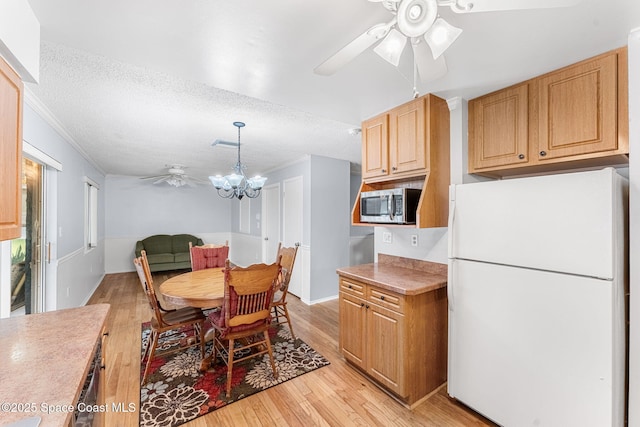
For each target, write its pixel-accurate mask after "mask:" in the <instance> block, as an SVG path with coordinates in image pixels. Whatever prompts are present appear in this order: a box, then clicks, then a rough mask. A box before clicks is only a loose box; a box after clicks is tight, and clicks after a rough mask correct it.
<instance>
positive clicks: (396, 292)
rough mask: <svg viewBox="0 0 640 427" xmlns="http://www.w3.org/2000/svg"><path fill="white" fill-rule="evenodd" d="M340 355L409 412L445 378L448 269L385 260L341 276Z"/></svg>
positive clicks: (405, 260)
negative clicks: (409, 409)
mask: <svg viewBox="0 0 640 427" xmlns="http://www.w3.org/2000/svg"><path fill="white" fill-rule="evenodd" d="M337 273H338V276H339V281H340V284H339V288H340V351H341V352H342V354H343V356H344V357H345V359H346V360H347V361H348V362H350V363H351V364H352V365H353V366H355V367H356V368H358V369H359V370H361V371H362V372H363V373H364V374H365V375H366V376H367V377H369V378H371V379H372V380H373V381H374V383H376V384H377V385H379V386H381V387H382V388H383V389H384V390H385V391H387V392H390V394H391V396H393V397H394V398H396V400H398V401H399V402H400V403H402V404H403V405H404V406H406V407H408V408H413V407H415V406H417V405H418V404H420V403H421V402H423V401H424V400H426V399H427V398H428V397H429V396H430V395H431V394H432V393H433V392H435V391H436V390H437V389H438V388H439V387H440V386H442V385H443V384H445V382H446V378H447V292H446V286H447V266H446V265H445V264H439V263H434V262H429V261H421V260H415V259H409V258H403V257H396V256H391V255H385V254H378V262H377V263H371V264H363V265H356V266H352V267H344V268H340V269H338V270H337Z"/></svg>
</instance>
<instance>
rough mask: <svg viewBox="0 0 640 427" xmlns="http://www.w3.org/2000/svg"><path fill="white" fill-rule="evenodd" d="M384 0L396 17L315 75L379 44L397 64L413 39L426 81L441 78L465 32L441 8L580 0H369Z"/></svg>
mask: <svg viewBox="0 0 640 427" xmlns="http://www.w3.org/2000/svg"><path fill="white" fill-rule="evenodd" d="M369 1H370V2H374V3H382V6H384V7H385V8H386V9H387V10H389V12H391V13H392V14H393V15H394V17H393V18H392V19H391V20H390V21H389V22H387V23H380V24H376V25H374V26H373V27H371V28H369V29H368V30H366V31H365V32H364V33H362V34H361V35H360V36H358V37H357V38H356V39H354V40H353V41H352V42H351V43H349V44H347V45H346V46H345V47H343V48H342V49H340V50H339V51H338V52H337V53H335V54H334V55H333V56H331V57H330V58H329V59H327V60H326V61H324V62H323V63H322V64H320V65H319V66H317V67H316V68H315V69H314V72H315V73H316V74H320V75H325V76H328V75H331V74H333V73H335V72H336V71H338V70H339V69H340V68H341V67H343V66H344V65H346V64H347V63H348V62H350V61H351V60H352V59H354V58H355V57H356V56H358V55H360V54H361V53H362V52H364V51H365V50H367V49H368V48H370V47H371V46H373V45H374V44H376V43H378V42H379V43H378V44H377V46H375V47H374V49H373V50H374V51H375V52H376V53H377V54H378V55H380V56H381V57H382V58H384V59H385V60H386V61H388V62H389V63H391V64H393V65H395V66H396V67H397V66H398V63H399V61H400V56H401V55H402V52H403V50H404V48H405V46H406V44H407V41H410V43H411V48H412V49H413V58H414V65H415V69H416V71H417V74H419V76H420V79H421V80H422V81H423V82H428V81H431V80H435V79H437V78H439V77H442V76H443V75H444V74H445V73H446V72H447V65H446V63H445V59H444V56H443V55H442V54H443V53H444V52H445V51H446V50H447V49H448V48H449V47H450V46H451V45H452V44H453V42H454V41H455V40H456V39H457V38H458V36H459V35H460V34H461V33H462V29H460V28H456V27H454V26H453V25H451V24H449V23H448V22H447V21H445V20H444V19H443V18H442V17H440V16H439V15H438V7H450V8H451V10H453V11H454V12H456V13H476V12H492V11H501V10H517V9H542V8H553V7H567V6H574V5H576V4H578V3H579V2H580V1H581V0H369Z"/></svg>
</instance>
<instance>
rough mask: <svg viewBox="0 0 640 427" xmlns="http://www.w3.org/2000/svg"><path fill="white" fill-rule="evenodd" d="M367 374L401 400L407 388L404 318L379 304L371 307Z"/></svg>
mask: <svg viewBox="0 0 640 427" xmlns="http://www.w3.org/2000/svg"><path fill="white" fill-rule="evenodd" d="M366 311H367V356H366V357H367V373H368V374H369V375H371V376H372V377H373V378H375V379H376V380H378V381H379V382H380V383H381V384H383V385H384V386H385V387H387V388H388V389H389V390H391V391H392V392H394V393H395V394H397V395H398V396H400V397H403V398H404V397H407V395H408V392H407V387H406V386H405V378H404V377H405V375H404V370H405V367H404V364H405V362H406V360H405V357H404V354H405V347H406V346H409V345H411V344H410V343H407V342H405V333H404V316H403V315H401V314H398V313H395V312H393V311H391V310H387V309H384V308H382V307H379V306H377V305H375V304H368V306H367V310H366Z"/></svg>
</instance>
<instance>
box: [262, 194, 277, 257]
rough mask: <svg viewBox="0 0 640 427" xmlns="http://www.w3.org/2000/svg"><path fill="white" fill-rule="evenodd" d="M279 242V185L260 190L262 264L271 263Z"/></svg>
mask: <svg viewBox="0 0 640 427" xmlns="http://www.w3.org/2000/svg"><path fill="white" fill-rule="evenodd" d="M279 241H280V185H279V184H276V185H270V186H268V187H265V188H264V189H263V190H262V254H263V255H262V262H264V263H267V264H268V263H272V262H274V261H275V259H276V253H277V252H278V242H279Z"/></svg>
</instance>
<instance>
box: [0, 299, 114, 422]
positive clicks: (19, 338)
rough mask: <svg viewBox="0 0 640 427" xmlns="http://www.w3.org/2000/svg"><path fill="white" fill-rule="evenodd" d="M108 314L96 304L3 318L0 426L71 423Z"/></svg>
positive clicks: (0, 327) (106, 307) (0, 328)
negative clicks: (27, 422)
mask: <svg viewBox="0 0 640 427" xmlns="http://www.w3.org/2000/svg"><path fill="white" fill-rule="evenodd" d="M108 313H109V305H108V304H97V305H88V306H84V307H78V308H70V309H65V310H57V311H51V312H47V313H42V314H30V315H26V316H20V317H13V318H8V319H2V320H0V425H4V424H6V423H10V422H14V421H18V420H21V419H24V418H28V417H32V416H39V417H41V418H42V421H41V423H40V427H47V426H56V427H57V426H65V427H66V426H67V425H68V424H69V422H70V420H71V417H72V415H73V407H74V405H75V404H76V403H77V400H78V398H79V396H80V392H81V391H82V386H83V385H84V381H85V377H86V375H87V373H88V370H89V367H90V366H91V362H92V360H93V356H94V351H95V346H96V343H97V342H98V339H99V338H100V337H101V333H102V328H103V326H104V324H105V320H106V318H107V314H108Z"/></svg>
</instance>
